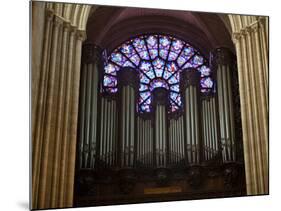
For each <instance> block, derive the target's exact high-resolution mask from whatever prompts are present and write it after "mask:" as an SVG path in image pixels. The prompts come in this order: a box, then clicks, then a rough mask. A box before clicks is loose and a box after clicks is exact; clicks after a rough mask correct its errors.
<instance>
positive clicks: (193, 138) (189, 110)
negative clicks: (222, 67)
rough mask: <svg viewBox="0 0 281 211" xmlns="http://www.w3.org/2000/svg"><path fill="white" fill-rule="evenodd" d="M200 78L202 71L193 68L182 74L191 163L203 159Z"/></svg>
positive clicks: (187, 152) (187, 148) (186, 137)
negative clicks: (200, 130) (199, 101)
mask: <svg viewBox="0 0 281 211" xmlns="http://www.w3.org/2000/svg"><path fill="white" fill-rule="evenodd" d="M199 79H200V73H199V72H198V71H197V70H196V69H193V68H188V69H185V70H184V71H183V72H182V75H181V81H180V83H181V90H182V96H184V111H185V112H184V121H185V139H186V146H185V148H186V150H185V152H186V154H185V159H186V160H188V161H189V163H190V164H198V163H199V162H201V160H202V155H203V153H202V152H201V150H202V143H201V140H200V133H199V118H198V117H199V107H200V106H199V103H198V99H199V98H198V95H199Z"/></svg>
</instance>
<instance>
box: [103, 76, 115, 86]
mask: <svg viewBox="0 0 281 211" xmlns="http://www.w3.org/2000/svg"><path fill="white" fill-rule="evenodd" d="M103 85H104V86H108V87H115V86H117V79H116V78H115V77H113V76H108V75H105V76H104V78H103Z"/></svg>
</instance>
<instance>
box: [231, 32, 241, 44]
mask: <svg viewBox="0 0 281 211" xmlns="http://www.w3.org/2000/svg"><path fill="white" fill-rule="evenodd" d="M240 39H241V34H240V33H239V32H233V33H232V41H233V42H234V43H237V42H238V41H240Z"/></svg>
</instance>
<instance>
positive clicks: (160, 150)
mask: <svg viewBox="0 0 281 211" xmlns="http://www.w3.org/2000/svg"><path fill="white" fill-rule="evenodd" d="M152 96H153V98H152V102H153V110H154V113H155V114H154V115H155V116H154V131H155V135H154V137H155V143H154V154H155V155H154V164H155V166H156V167H166V166H167V163H168V162H169V149H168V148H169V146H168V137H167V129H168V127H167V107H168V102H169V101H168V90H167V89H165V88H160V87H159V88H156V89H154V90H153V93H152Z"/></svg>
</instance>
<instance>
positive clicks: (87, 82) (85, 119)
mask: <svg viewBox="0 0 281 211" xmlns="http://www.w3.org/2000/svg"><path fill="white" fill-rule="evenodd" d="M101 58H102V55H101V49H100V48H99V47H98V46H96V45H94V44H90V43H85V44H84V45H83V48H82V67H81V84H80V102H79V126H78V127H79V136H78V141H79V144H78V146H79V158H78V160H79V165H78V167H79V168H94V164H95V159H96V145H97V114H98V112H97V105H98V100H99V98H98V93H99V75H100V73H101V72H102V71H103V65H102V61H101Z"/></svg>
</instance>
